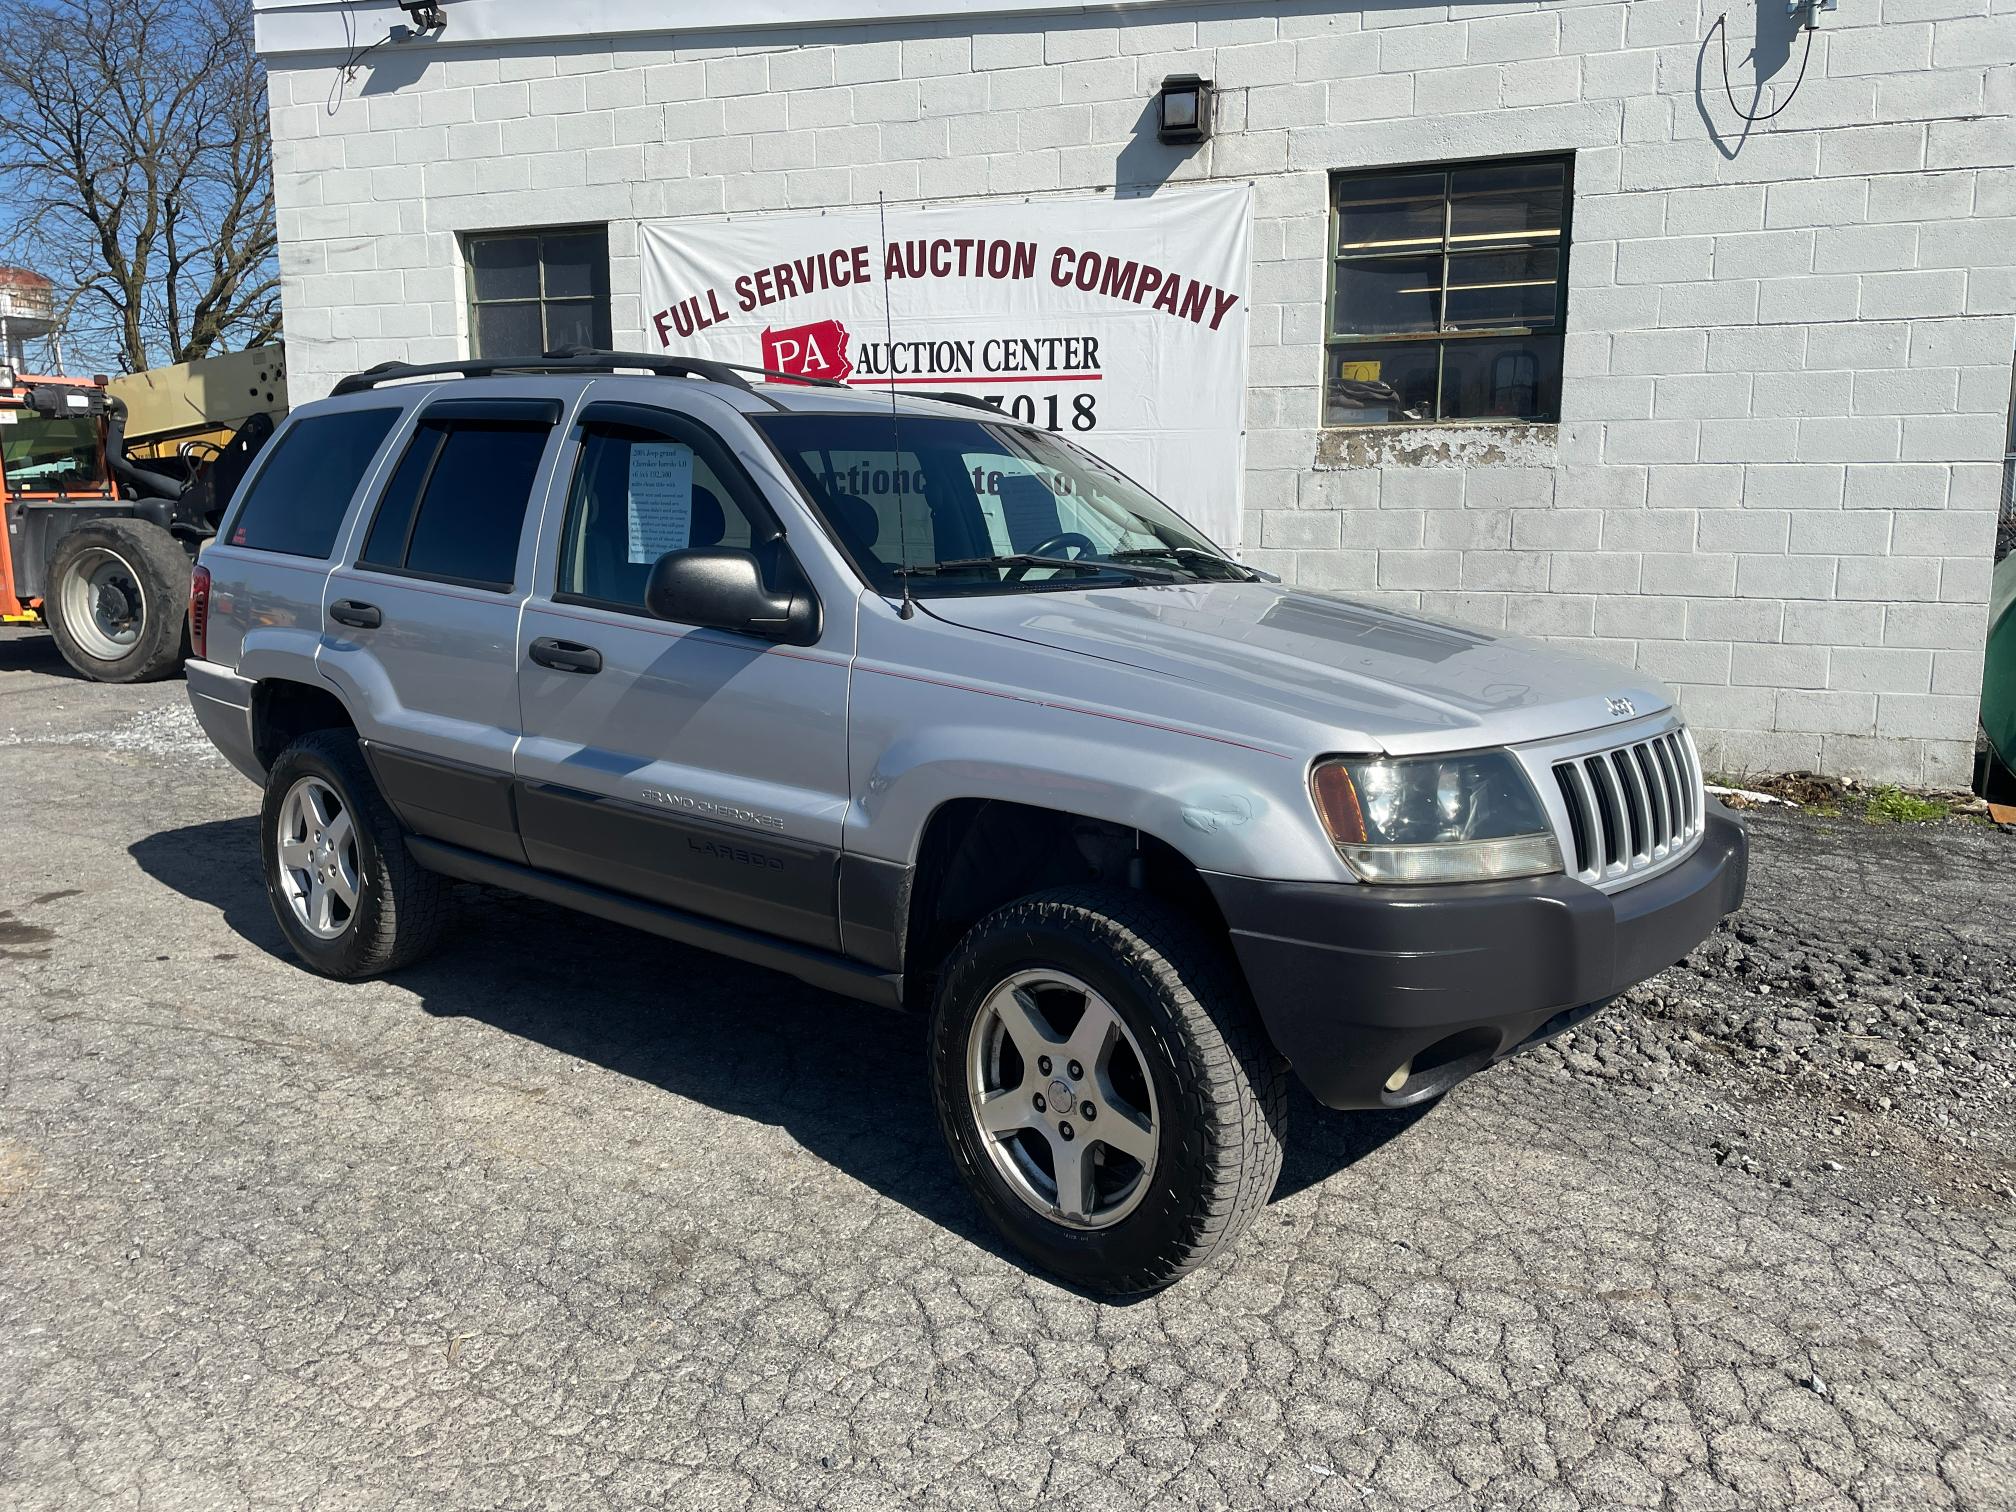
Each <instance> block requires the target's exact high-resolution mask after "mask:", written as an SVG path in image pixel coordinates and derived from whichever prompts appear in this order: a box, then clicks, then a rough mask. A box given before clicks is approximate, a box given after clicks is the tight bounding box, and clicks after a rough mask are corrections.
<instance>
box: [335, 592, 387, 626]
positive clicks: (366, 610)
mask: <svg viewBox="0 0 2016 1512" xmlns="http://www.w3.org/2000/svg"><path fill="white" fill-rule="evenodd" d="M329 618H331V619H332V620H334V621H336V623H337V624H339V625H354V626H355V627H356V628H357V629H359V630H376V629H377V628H378V627H379V626H380V625H382V624H384V623H385V616H384V615H383V614H381V613H379V611H378V606H377V605H376V604H365V603H360V602H358V601H357V600H356V599H338V600H336V602H335V603H333V604H331V605H330V606H329Z"/></svg>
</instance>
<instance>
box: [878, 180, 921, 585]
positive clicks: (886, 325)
mask: <svg viewBox="0 0 2016 1512" xmlns="http://www.w3.org/2000/svg"><path fill="white" fill-rule="evenodd" d="M875 213H876V215H877V216H878V217H880V219H881V222H882V339H883V341H884V343H885V348H884V349H885V350H887V351H892V352H893V351H894V350H895V347H896V313H895V310H894V308H893V306H892V304H891V301H890V297H889V201H888V199H887V198H886V196H885V195H884V194H883V192H882V191H881V190H880V189H878V190H876V191H875ZM889 479H890V481H891V482H892V483H894V484H895V485H896V554H897V563H896V581H897V583H898V584H899V585H900V586H901V587H902V590H903V603H902V606H901V607H900V608H899V609H898V610H897V611H896V612H897V614H898V615H899V616H900V617H902V618H903V619H906V620H907V619H910V618H912V617H913V616H914V615H915V614H916V613H917V601H916V600H915V599H913V598H911V597H910V510H909V507H908V506H909V500H908V499H907V497H906V495H907V494H908V493H909V492H910V490H909V488H908V487H907V486H906V485H907V484H908V483H909V479H908V478H906V477H904V475H903V424H902V421H901V420H900V419H898V418H897V414H896V364H895V363H894V362H893V361H892V362H891V363H890V364H889Z"/></svg>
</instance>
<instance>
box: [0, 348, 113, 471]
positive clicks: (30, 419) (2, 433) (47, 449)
mask: <svg viewBox="0 0 2016 1512" xmlns="http://www.w3.org/2000/svg"><path fill="white" fill-rule="evenodd" d="M0 355H4V350H0ZM7 414H8V418H9V419H11V420H12V421H13V424H11V425H9V426H7V427H6V428H5V429H0V472H4V473H5V474H6V479H7V487H8V488H9V489H11V490H13V491H14V492H16V493H20V492H24V491H27V490H31V489H32V490H33V491H35V492H37V493H45V492H46V493H55V492H58V491H60V490H66V489H68V490H82V489H86V488H102V487H103V486H104V484H105V455H104V448H103V447H102V446H101V445H100V444H99V441H98V422H97V421H96V420H93V419H92V418H91V417H90V416H89V415H85V416H82V417H80V418H78V419H75V420H72V419H68V418H66V417H64V416H61V415H58V416H55V417H53V418H51V417H48V416H43V415H34V414H28V413H25V412H23V411H21V410H9V411H8V412H7Z"/></svg>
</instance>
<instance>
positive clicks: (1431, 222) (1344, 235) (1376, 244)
mask: <svg viewBox="0 0 2016 1512" xmlns="http://www.w3.org/2000/svg"><path fill="white" fill-rule="evenodd" d="M1446 183H1447V180H1446V179H1445V178H1444V176H1443V175H1442V174H1439V173H1404V174H1388V175H1385V176H1382V177H1379V178H1357V179H1343V180H1340V181H1339V183H1338V185H1337V248H1338V250H1339V251H1340V252H1344V251H1354V250H1363V251H1399V250H1403V249H1405V248H1407V247H1410V246H1419V245H1424V244H1425V245H1432V246H1436V247H1440V246H1441V245H1442V215H1443V210H1442V194H1443V188H1444V186H1445V184H1446Z"/></svg>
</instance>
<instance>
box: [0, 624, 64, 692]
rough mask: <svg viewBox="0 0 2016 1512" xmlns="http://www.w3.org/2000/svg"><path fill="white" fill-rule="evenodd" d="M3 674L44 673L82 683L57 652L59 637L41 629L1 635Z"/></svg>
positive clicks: (34, 628) (0, 669)
mask: <svg viewBox="0 0 2016 1512" xmlns="http://www.w3.org/2000/svg"><path fill="white" fill-rule="evenodd" d="M0 672H44V673H47V674H48V675H49V676H51V677H61V678H64V679H66V680H68V681H70V682H82V681H83V680H84V679H83V678H81V677H79V676H78V675H77V674H76V673H75V672H74V671H72V670H71V668H70V664H69V663H68V662H66V661H65V660H63V653H62V652H61V651H58V650H57V649H56V637H55V636H53V635H51V634H50V633H49V632H48V631H47V630H44V629H42V628H40V627H39V626H27V627H23V628H21V629H18V630H11V633H8V634H5V635H0Z"/></svg>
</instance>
